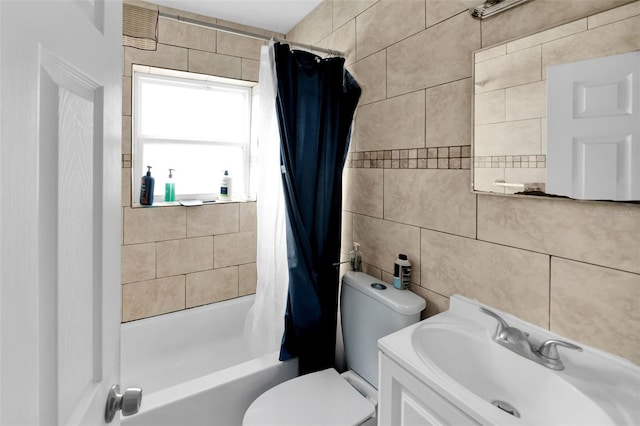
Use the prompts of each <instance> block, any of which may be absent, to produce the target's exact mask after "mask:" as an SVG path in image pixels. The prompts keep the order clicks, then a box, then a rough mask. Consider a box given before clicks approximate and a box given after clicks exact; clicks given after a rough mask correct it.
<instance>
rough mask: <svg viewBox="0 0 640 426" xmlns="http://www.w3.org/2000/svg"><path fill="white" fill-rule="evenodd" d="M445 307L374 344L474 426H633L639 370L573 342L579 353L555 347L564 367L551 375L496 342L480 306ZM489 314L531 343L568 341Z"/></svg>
mask: <svg viewBox="0 0 640 426" xmlns="http://www.w3.org/2000/svg"><path fill="white" fill-rule="evenodd" d="M450 306H451V307H450V310H449V311H447V312H445V313H442V314H440V315H437V316H435V317H431V318H429V319H427V320H425V321H422V322H421V323H419V324H417V325H416V326H413V327H411V328H410V329H405V330H401V331H400V332H398V333H395V334H393V335H391V336H387V337H385V338H383V339H381V340H380V344H379V347H380V349H381V350H382V351H383V352H385V353H386V354H388V355H389V356H391V357H392V358H394V359H395V360H396V361H397V362H398V363H400V364H401V365H403V366H404V367H405V368H407V369H408V370H410V371H412V372H414V373H415V374H416V375H417V376H418V377H419V378H422V380H423V381H424V382H426V383H427V384H428V385H429V386H430V387H431V388H433V389H436V390H439V391H440V394H441V395H442V396H444V397H445V398H446V399H448V400H449V401H450V402H451V403H452V404H454V405H455V406H458V407H461V409H463V411H465V412H466V413H467V414H468V415H470V416H471V417H472V418H474V419H475V420H477V421H478V422H479V423H482V424H485V423H492V424H501V425H502V424H518V425H598V426H604V425H625V424H627V425H638V424H640V407H639V405H640V367H638V366H636V365H634V364H632V363H631V362H629V361H626V360H623V359H622V358H619V357H616V356H614V355H611V354H607V353H605V352H602V351H599V350H596V349H594V348H589V347H588V346H585V345H580V346H582V347H583V349H584V351H583V352H576V351H570V350H563V348H560V350H559V352H560V357H561V359H562V361H563V362H564V364H565V367H566V368H565V369H564V370H563V371H556V370H552V369H550V368H547V367H544V366H542V365H540V364H538V363H536V362H534V361H532V360H530V359H527V358H525V357H523V356H521V355H518V354H516V353H514V352H512V351H510V350H509V349H507V348H505V347H503V346H501V345H499V344H498V343H496V342H495V341H494V340H493V339H492V337H493V334H494V332H495V329H496V320H495V319H493V318H491V317H489V316H487V315H484V314H482V313H481V312H480V311H479V307H480V306H482V305H479V304H478V303H477V302H474V301H471V300H469V299H466V298H463V297H460V296H454V298H452V300H451V305H450ZM491 309H493V308H491ZM493 310H494V311H495V312H497V313H498V314H499V315H500V316H502V317H503V318H504V319H505V320H506V321H507V322H508V323H509V325H512V326H514V327H517V328H519V329H521V330H523V331H526V332H528V333H530V335H531V336H530V340H531V341H532V342H533V343H534V344H539V343H541V342H542V341H544V340H547V339H560V340H567V339H564V338H562V337H561V336H557V335H555V334H553V333H550V332H549V331H547V330H544V329H541V328H539V327H537V326H534V325H532V324H529V323H526V322H524V321H522V320H519V319H518V318H516V317H513V316H511V315H508V314H505V313H502V312H500V311H497V310H495V309H493ZM578 344H579V343H578ZM394 355H395V356H394Z"/></svg>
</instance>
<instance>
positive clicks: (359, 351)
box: [340, 272, 426, 389]
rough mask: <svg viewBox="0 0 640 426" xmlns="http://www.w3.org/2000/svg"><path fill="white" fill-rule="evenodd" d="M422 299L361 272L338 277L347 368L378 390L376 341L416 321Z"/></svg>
mask: <svg viewBox="0 0 640 426" xmlns="http://www.w3.org/2000/svg"><path fill="white" fill-rule="evenodd" d="M425 306H426V302H425V300H424V299H423V298H422V297H420V296H418V295H416V294H415V293H412V292H411V291H409V290H397V289H396V288H394V287H393V286H392V285H389V284H386V283H383V282H381V281H380V280H379V279H376V278H374V277H372V276H370V275H367V274H365V273H363V272H347V273H346V274H344V275H343V277H342V291H341V295H340V316H341V319H342V335H343V338H344V351H345V356H346V359H347V367H348V368H349V369H350V370H353V371H355V372H356V373H358V374H359V375H360V376H361V377H362V378H364V379H365V380H366V381H368V382H369V383H370V384H371V385H373V386H375V387H376V389H377V388H378V339H380V338H381V337H384V336H386V335H387V334H391V333H393V332H395V331H398V330H400V329H402V328H404V327H407V326H409V325H411V324H414V323H416V322H418V321H420V312H421V311H422V310H423V309H424V308H425Z"/></svg>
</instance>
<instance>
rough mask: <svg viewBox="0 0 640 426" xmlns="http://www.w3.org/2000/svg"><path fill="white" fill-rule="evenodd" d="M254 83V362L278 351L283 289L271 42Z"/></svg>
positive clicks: (248, 328)
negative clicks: (256, 98)
mask: <svg viewBox="0 0 640 426" xmlns="http://www.w3.org/2000/svg"><path fill="white" fill-rule="evenodd" d="M258 78H259V80H258V82H259V88H258V102H259V104H258V110H257V113H258V119H259V123H258V127H257V131H258V159H259V161H258V179H257V194H258V202H257V206H256V209H257V227H258V228H257V237H258V238H257V240H258V245H257V259H256V263H257V274H258V282H257V287H256V299H255V303H254V305H253V307H252V308H251V311H250V312H249V315H248V317H247V320H246V322H245V336H246V338H247V339H248V340H249V342H250V343H249V344H250V347H251V348H252V351H253V353H254V355H255V356H260V355H263V354H266V353H269V352H275V351H277V350H279V348H280V342H281V340H282V334H283V333H284V314H285V305H286V301H287V288H288V285H289V270H288V268H287V245H286V231H285V226H286V225H285V205H284V195H283V189H282V178H281V172H280V133H279V131H278V119H277V114H276V89H277V87H276V74H275V63H274V50H273V41H271V42H270V43H269V45H268V46H262V50H261V52H260V71H259V77H258Z"/></svg>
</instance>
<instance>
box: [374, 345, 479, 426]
mask: <svg viewBox="0 0 640 426" xmlns="http://www.w3.org/2000/svg"><path fill="white" fill-rule="evenodd" d="M379 365H380V382H379V389H378V392H379V393H378V395H379V405H378V418H379V423H378V425H379V426H386V425H389V426H414V425H421V426H422V425H425V426H431V425H434V426H435V425H456V426H458V425H460V426H462V425H479V424H480V423H479V422H477V421H475V420H474V419H472V418H471V417H469V416H468V415H467V414H466V413H464V412H462V411H461V410H459V409H458V408H457V407H456V406H454V405H453V404H451V403H450V402H449V401H447V400H446V399H445V398H443V397H442V396H440V395H439V394H438V393H437V392H435V391H434V390H433V389H432V388H430V387H429V386H427V385H426V384H425V383H423V382H421V381H420V380H418V379H417V378H416V377H414V376H413V375H412V374H411V373H409V372H408V371H407V370H405V369H404V368H402V367H401V366H400V365H398V364H397V363H395V362H394V361H393V360H392V359H391V358H389V357H387V356H386V355H385V354H383V353H382V352H380V360H379Z"/></svg>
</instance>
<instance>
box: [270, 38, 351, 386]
mask: <svg viewBox="0 0 640 426" xmlns="http://www.w3.org/2000/svg"><path fill="white" fill-rule="evenodd" d="M275 60H276V74H277V85H278V92H277V95H278V96H277V112H278V123H279V127H280V138H281V162H282V167H283V175H282V176H283V177H282V179H283V182H284V193H285V203H286V206H287V253H288V264H289V290H288V297H287V307H286V314H285V332H284V337H283V341H282V347H281V349H280V359H281V360H286V359H289V358H292V357H296V356H297V357H298V360H299V369H300V374H305V373H309V372H313V371H317V370H321V369H324V368H328V367H333V366H334V364H335V356H334V354H335V342H336V318H337V306H338V284H339V283H338V268H337V267H336V266H335V264H336V263H337V262H339V259H340V231H341V229H340V227H341V216H342V168H343V166H344V162H345V160H346V155H347V149H348V146H349V136H350V131H351V123H352V120H353V115H354V112H355V109H356V105H357V103H358V99H359V97H360V92H361V90H360V86H358V83H357V82H356V81H355V80H354V79H353V77H352V76H351V75H350V74H349V72H347V71H346V70H345V69H344V58H329V59H321V58H319V57H318V56H316V55H314V54H311V53H308V52H303V51H297V50H296V51H291V50H290V49H289V46H288V45H286V44H279V43H276V45H275Z"/></svg>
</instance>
